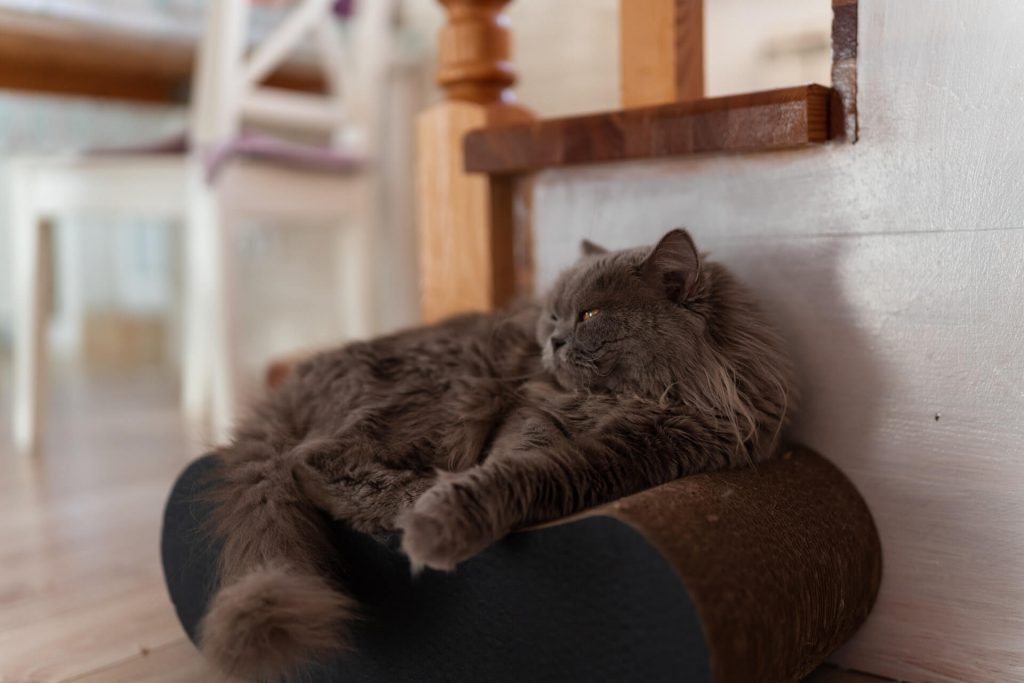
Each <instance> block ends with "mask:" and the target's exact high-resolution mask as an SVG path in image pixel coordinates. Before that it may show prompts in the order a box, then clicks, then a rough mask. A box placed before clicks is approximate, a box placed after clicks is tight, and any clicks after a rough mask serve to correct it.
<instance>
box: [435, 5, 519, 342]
mask: <svg viewBox="0 0 1024 683" xmlns="http://www.w3.org/2000/svg"><path fill="white" fill-rule="evenodd" d="M507 1H508V0H441V2H442V4H443V5H444V6H445V8H446V10H447V11H448V23H447V24H446V25H445V26H444V28H443V29H442V30H441V37H440V41H439V65H438V74H437V80H438V83H439V84H440V85H441V87H442V88H443V89H444V91H445V100H444V101H443V102H441V103H439V104H437V105H435V106H433V107H431V108H430V109H428V110H427V111H426V112H424V113H423V114H421V115H420V117H419V119H418V121H417V155H418V158H417V170H416V172H417V195H418V198H419V202H418V211H419V221H418V223H419V238H420V239H419V243H420V244H419V246H420V278H421V285H422V297H423V298H422V314H423V318H424V320H425V321H427V322H430V321H434V320H437V319H439V318H443V317H446V316H448V315H451V314H454V313H459V312H462V311H470V310H486V309H490V308H492V307H495V306H500V305H502V304H504V303H507V302H508V301H509V300H510V299H511V298H512V297H513V296H514V294H515V293H516V289H517V287H516V269H515V258H516V257H515V254H516V251H517V250H516V241H517V239H519V237H517V235H516V231H515V225H514V221H513V217H512V196H513V188H512V185H511V184H510V183H511V181H509V180H506V179H494V180H491V179H488V178H486V177H483V176H472V175H469V174H467V173H466V171H465V170H464V168H463V160H462V139H463V136H464V135H465V134H466V133H467V132H468V131H470V130H473V129H477V128H486V127H488V126H492V125H496V124H501V123H509V122H516V121H527V120H530V118H531V115H530V113H529V112H528V111H527V110H525V109H523V108H522V107H520V106H519V105H517V104H515V102H514V97H513V95H512V90H511V87H512V85H513V84H514V83H515V79H516V75H515V71H514V69H513V67H512V64H511V61H510V44H509V43H510V39H509V35H508V28H507V22H506V20H505V18H504V16H503V15H502V10H503V8H504V6H505V4H506V3H507Z"/></svg>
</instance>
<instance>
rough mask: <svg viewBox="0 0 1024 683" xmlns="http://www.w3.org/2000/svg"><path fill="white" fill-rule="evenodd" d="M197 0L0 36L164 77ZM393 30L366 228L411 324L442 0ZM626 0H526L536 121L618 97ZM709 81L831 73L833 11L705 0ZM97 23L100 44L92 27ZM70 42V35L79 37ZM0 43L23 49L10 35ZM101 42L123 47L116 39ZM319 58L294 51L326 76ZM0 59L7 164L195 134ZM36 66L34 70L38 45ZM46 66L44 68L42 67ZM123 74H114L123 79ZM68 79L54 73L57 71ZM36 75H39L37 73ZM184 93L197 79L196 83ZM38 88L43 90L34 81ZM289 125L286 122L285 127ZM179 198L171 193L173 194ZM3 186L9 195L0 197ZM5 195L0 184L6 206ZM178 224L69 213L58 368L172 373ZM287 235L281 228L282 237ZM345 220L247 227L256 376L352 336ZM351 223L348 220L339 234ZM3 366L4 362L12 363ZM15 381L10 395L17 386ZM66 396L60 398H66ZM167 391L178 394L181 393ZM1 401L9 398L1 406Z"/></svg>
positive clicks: (130, 5)
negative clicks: (417, 173)
mask: <svg viewBox="0 0 1024 683" xmlns="http://www.w3.org/2000/svg"><path fill="white" fill-rule="evenodd" d="M288 4H289V3H286V2H263V3H257V4H256V5H255V7H254V8H253V11H252V13H251V19H250V21H251V24H252V31H251V34H250V40H251V41H252V43H253V44H256V43H258V42H259V41H260V40H261V38H263V37H265V36H266V35H267V34H268V33H269V32H270V31H271V30H272V29H273V27H274V26H275V25H276V23H277V22H279V21H280V20H281V18H282V17H283V16H284V15H285V14H286V13H287V10H288V9H289V7H288ZM204 5H205V3H204V2H202V0H0V35H3V33H8V34H9V35H10V36H15V37H17V38H18V39H20V40H25V39H26V36H31V35H32V34H33V33H35V34H38V36H39V41H41V42H43V43H45V44H52V45H54V46H56V47H61V48H63V49H65V50H67V54H64V55H62V54H53V55H51V60H52V61H51V64H52V67H51V68H52V70H53V72H54V74H57V72H59V71H60V70H61V69H63V68H64V67H63V66H62V62H63V61H64V60H74V59H75V52H74V49H75V47H74V45H72V43H73V42H74V41H76V40H77V41H80V42H81V43H82V44H83V45H90V44H91V43H92V41H94V40H96V39H98V38H101V39H102V40H101V42H100V43H98V44H100V45H102V43H104V42H107V41H111V40H114V41H116V40H117V39H118V38H119V37H122V38H123V39H124V40H125V41H126V42H131V43H132V44H135V43H136V42H137V41H148V42H149V44H150V45H151V46H152V49H151V50H148V51H147V53H146V54H145V59H147V60H150V59H151V60H152V63H151V64H149V65H147V64H137V65H135V68H136V70H137V71H140V72H144V70H145V69H146V68H147V66H148V67H149V68H152V69H153V71H154V72H157V73H160V72H162V70H164V69H165V68H166V66H165V64H163V63H162V62H163V61H165V60H166V59H167V57H166V56H165V55H162V54H161V53H162V52H166V53H169V54H172V55H177V54H180V53H181V52H182V51H185V50H189V49H195V48H196V46H197V45H198V42H199V40H200V38H201V35H202V29H203V16H202V15H203V9H204ZM398 7H399V9H398V11H397V13H396V16H395V17H394V18H393V23H392V25H391V28H390V30H392V31H393V32H394V35H393V36H392V41H391V45H392V54H390V55H388V62H389V64H388V68H387V70H386V72H385V73H386V74H387V76H386V77H387V81H388V82H387V84H386V88H385V89H384V93H383V96H381V97H379V98H378V99H377V101H376V102H375V103H374V106H375V108H376V109H377V110H376V111H375V112H374V113H373V116H374V117H375V118H378V119H379V121H381V122H382V125H380V126H379V127H378V129H377V134H378V136H379V144H378V145H375V152H376V156H377V157H378V159H379V162H380V163H379V165H378V166H377V168H378V169H379V170H381V172H379V173H376V174H375V182H376V183H378V184H379V188H378V189H379V192H378V193H377V195H378V197H379V198H380V201H381V206H382V207H383V209H384V210H382V211H378V212H375V214H376V220H377V222H378V224H377V225H374V226H372V228H371V230H370V232H371V233H372V234H373V235H374V236H375V238H376V240H377V242H378V246H379V247H386V248H378V249H376V250H375V253H376V259H375V263H374V264H373V266H372V268H373V270H374V271H376V276H375V277H374V278H372V279H371V280H370V281H371V282H373V283H374V285H375V286H374V287H373V288H372V290H371V291H366V292H364V293H362V296H365V297H368V298H369V299H371V300H372V302H373V303H372V310H373V311H374V315H373V317H372V319H373V325H372V329H371V330H370V331H371V332H374V333H376V332H384V331H387V330H391V329H394V328H396V327H401V326H404V325H409V324H411V323H414V322H415V321H416V318H417V294H416V255H415V231H414V226H413V224H412V223H413V220H414V216H415V212H414V210H413V209H412V202H413V193H412V190H413V188H412V182H411V164H412V139H413V138H412V132H411V131H412V117H413V116H414V115H415V113H416V112H417V111H418V110H420V109H422V108H423V107H425V106H427V105H428V104H429V103H430V102H431V101H432V99H433V98H434V97H435V92H434V87H433V84H432V66H431V60H432V58H433V54H434V50H433V42H434V38H435V34H436V31H437V28H438V27H439V25H440V22H441V19H442V14H441V11H440V8H439V6H438V4H437V3H436V2H434V1H433V0H404V2H401V3H400V4H399V5H398ZM617 7H618V2H617V0H563V1H561V2H558V3H550V2H545V0H517V1H516V2H514V3H512V5H511V6H510V19H511V22H512V23H513V25H514V26H515V39H516V41H517V44H516V46H515V57H516V65H517V67H518V69H519V73H520V83H519V85H518V86H517V91H518V93H519V96H520V98H521V100H522V101H523V102H524V103H525V104H527V105H528V106H529V107H531V108H532V109H534V110H535V111H537V112H538V113H539V114H540V115H541V116H552V115H562V114H569V113H577V112H584V111H592V110H601V109H614V108H616V107H617V106H618V64H617V61H618V48H617V42H618V29H617V26H618V24H617V11H618V10H617ZM706 11H707V17H706V26H707V35H706V41H707V46H706V54H707V58H706V59H707V91H708V95H711V96H714V95H719V94H726V93H732V92H743V91H753V90H758V89H764V88H769V87H776V86H783V85H790V84H794V83H808V82H818V83H825V84H827V83H828V80H829V67H830V44H829V23H830V21H831V13H830V8H829V7H828V5H827V3H805V2H801V1H800V0H776V1H775V2H771V3H763V2H757V1H756V0H712V1H711V2H708V3H707V9H706ZM90 32H91V33H93V34H95V37H90V35H89V34H90ZM69 37H70V39H69ZM5 42H7V43H8V47H5V48H2V49H3V50H4V51H5V52H14V51H15V50H16V49H17V45H16V43H15V42H14V40H13V38H9V39H8V40H7V41H5ZM107 47H111V48H116V45H109V44H107ZM306 52H310V50H302V49H300V50H299V51H298V52H297V54H296V55H295V56H294V58H293V59H295V60H297V61H298V62H302V61H303V60H307V61H309V62H310V64H309V67H310V68H311V69H313V68H315V63H314V61H315V60H313V58H312V55H309V54H305V53H306ZM3 57H4V61H3V63H2V64H0V163H4V162H7V161H9V160H10V159H12V158H16V157H19V156H34V157H35V156H39V155H50V154H65V153H68V152H74V151H88V150H95V149H101V148H123V147H132V146H144V145H149V144H153V143H156V142H160V141H166V140H169V139H172V138H174V137H175V136H178V135H181V134H182V133H183V132H184V131H185V130H186V127H187V123H188V116H189V104H188V100H187V87H183V88H182V89H181V91H180V92H177V93H168V99H169V101H166V102H146V103H143V102H139V101H132V100H131V99H129V98H132V97H133V95H132V94H131V93H127V94H121V95H119V94H118V93H116V92H114V93H113V94H112V96H110V97H103V98H98V97H87V96H82V95H76V94H70V95H56V94H53V93H52V92H46V91H45V90H46V89H47V88H53V87H55V86H57V87H68V88H69V89H72V90H73V88H74V85H73V84H71V85H67V84H54V83H48V82H47V81H48V79H47V78H46V77H45V74H44V75H40V76H39V77H38V78H36V79H33V78H28V77H24V74H22V75H18V74H16V73H15V72H17V71H19V70H21V69H26V68H29V67H28V66H26V65H21V64H18V63H17V61H18V55H17V54H16V53H15V54H4V55H3ZM33 60H35V61H34V63H33V65H32V68H36V69H38V68H40V66H39V64H38V60H36V59H35V55H33ZM44 67H45V65H44ZM118 75H119V74H118V73H117V72H114V73H112V74H111V76H112V77H117V76H118ZM57 77H58V76H57V75H55V76H54V78H57ZM33 80H35V82H34V83H33ZM186 85H187V84H186ZM34 88H35V89H34ZM284 132H285V133H287V131H284ZM173 191H174V190H173V189H171V188H169V189H168V192H173ZM0 192H3V190H0ZM8 204H9V198H8V197H6V196H3V195H2V194H0V205H3V206H5V207H7V206H8ZM8 214H9V212H7V211H5V212H3V213H2V214H0V244H3V245H4V246H5V248H3V249H0V273H3V274H4V275H5V276H4V277H0V353H4V355H5V358H6V356H7V355H9V350H10V344H11V334H12V296H13V292H12V283H11V277H9V276H8V274H9V273H10V272H11V263H10V259H11V250H10V249H8V248H6V246H7V245H8V244H9V243H10V238H11V236H10V235H9V234H8V233H9V225H8V224H9V222H10V221H9V215H8ZM179 228H180V226H179V225H176V221H174V220H170V219H167V218H163V217H161V216H159V215H155V216H153V215H145V214H144V213H135V214H131V215H125V214H124V213H120V214H119V215H109V216H95V215H83V216H73V215H72V216H67V217H64V218H62V219H61V220H60V221H58V222H57V224H56V225H55V238H54V245H53V247H54V249H53V251H54V255H53V271H52V272H53V285H54V287H53V296H52V306H51V313H50V321H49V323H48V334H49V343H48V345H47V348H48V349H49V353H50V354H51V359H52V362H53V366H52V367H53V368H54V372H53V373H52V375H53V376H52V381H53V382H55V383H56V385H55V386H56V387H60V383H61V381H62V380H61V377H62V376H63V377H65V378H66V377H67V375H68V373H74V371H75V370H78V369H90V370H95V371H103V372H106V373H113V372H130V371H134V370H138V369H148V370H149V371H151V373H150V374H151V375H152V374H153V372H152V371H158V372H156V375H157V376H161V375H164V376H166V378H167V381H169V382H174V381H175V379H174V378H175V376H176V370H175V369H176V367H177V365H178V362H179V355H180V353H181V344H180V342H179V339H180V332H181V324H180V323H181V320H180V311H181V306H182V278H181V274H180V267H181V257H182V253H181V230H180V229H179ZM282 228H285V229H282ZM336 228H337V226H335V225H324V224H323V222H322V221H321V222H320V224H317V222H315V221H298V222H294V223H293V224H288V225H287V226H285V225H281V224H275V225H266V224H260V223H259V221H256V224H254V225H248V226H246V227H245V229H240V230H239V231H238V237H239V238H238V242H237V245H236V249H237V254H235V255H234V258H235V259H236V260H235V261H234V263H235V265H236V268H237V273H236V277H237V283H238V288H237V297H236V300H235V305H236V306H237V310H236V311H234V313H233V315H234V316H235V318H236V320H237V324H238V325H239V327H240V329H241V330H242V333H241V334H240V335H239V338H240V339H244V340H245V343H244V345H242V346H240V347H238V348H237V349H235V352H236V353H237V354H238V356H239V364H240V368H241V372H242V374H243V377H244V378H246V379H247V380H248V384H249V385H250V386H251V385H252V384H253V382H255V381H257V378H258V377H259V376H260V375H261V372H262V369H263V367H264V366H265V364H266V363H267V361H268V359H270V358H272V357H274V356H275V355H280V354H282V353H288V352H291V351H294V350H296V349H302V348H310V347H315V346H322V345H325V344H330V343H334V342H336V341H338V340H339V339H344V338H345V337H346V336H347V334H348V332H347V330H346V311H345V310H344V307H343V306H342V305H341V302H340V301H339V299H338V296H337V293H336V287H335V284H334V283H335V272H334V270H335V269H336V268H337V266H338V264H337V259H336V258H334V256H335V251H334V249H333V247H332V241H331V240H332V236H331V233H332V231H333V230H335V229H336ZM342 229H343V228H342ZM5 365H6V363H5ZM8 376H9V375H8V374H6V372H5V374H4V375H3V377H4V378H5V379H4V381H3V382H2V387H3V390H4V392H7V391H9V387H10V382H9V381H6V379H7V377H8ZM59 393H60V391H59V388H58V389H57V390H56V392H53V391H51V396H59ZM172 393H173V392H172ZM6 403H7V401H5V404H6Z"/></svg>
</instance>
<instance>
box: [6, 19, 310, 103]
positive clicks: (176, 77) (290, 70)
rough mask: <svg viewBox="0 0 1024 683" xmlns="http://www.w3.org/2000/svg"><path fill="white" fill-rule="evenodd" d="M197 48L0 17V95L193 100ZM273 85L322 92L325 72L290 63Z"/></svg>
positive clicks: (71, 24)
mask: <svg viewBox="0 0 1024 683" xmlns="http://www.w3.org/2000/svg"><path fill="white" fill-rule="evenodd" d="M195 47H196V46H195V44H194V43H190V42H187V41H184V40H177V39H171V38H162V37H154V36H140V35H133V34H129V33H126V32H124V31H116V30H112V29H104V28H100V27H95V26H86V25H83V24H77V23H74V22H69V21H60V20H53V19H37V18H33V17H24V16H19V15H16V14H14V13H11V12H0V89H4V90H22V91H28V92H42V93H52V94H59V95H78V96H84V97H100V98H108V99H117V100H131V101H138V102H154V103H166V102H185V101H186V100H187V99H188V91H189V83H190V82H191V79H192V62H193V55H194V52H195ZM267 83H268V85H274V86H277V87H283V88H289V89H293V90H303V91H309V92H322V91H323V88H324V81H323V78H322V77H321V75H320V73H319V71H318V69H316V68H315V67H312V66H306V65H288V66H286V67H285V68H283V69H281V70H280V71H279V72H278V73H277V74H274V76H272V77H271V78H270V79H268V81H267Z"/></svg>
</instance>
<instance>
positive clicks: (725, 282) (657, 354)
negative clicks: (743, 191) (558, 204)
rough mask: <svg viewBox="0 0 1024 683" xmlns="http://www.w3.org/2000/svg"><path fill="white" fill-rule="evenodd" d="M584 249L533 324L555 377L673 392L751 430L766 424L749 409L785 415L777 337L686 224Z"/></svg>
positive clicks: (783, 364)
mask: <svg viewBox="0 0 1024 683" xmlns="http://www.w3.org/2000/svg"><path fill="white" fill-rule="evenodd" d="M582 252H583V253H582V255H581V257H580V259H579V261H578V262H577V263H576V264H575V265H574V266H572V267H571V268H569V269H567V270H566V271H565V272H563V273H562V275H561V276H560V277H559V279H558V280H557V282H556V283H555V285H554V286H553V287H552V289H551V291H550V292H549V294H548V296H547V297H546V298H545V300H544V302H543V306H542V310H541V314H540V318H539V320H538V323H537V337H538V342H539V343H540V345H541V347H542V349H543V362H544V366H545V368H546V369H547V370H548V371H549V372H550V373H551V374H552V375H553V376H554V377H555V379H556V381H557V382H558V384H559V385H561V386H562V387H563V388H565V389H569V390H582V391H613V392H622V393H626V394H631V395H632V394H635V395H638V396H646V397H669V398H670V399H672V400H677V401H683V402H686V403H688V404H692V405H693V407H695V408H699V409H701V410H706V411H708V412H709V413H710V414H714V413H719V414H728V415H730V416H733V417H730V418H729V419H730V421H731V422H734V421H735V420H738V421H740V422H745V423H746V426H745V427H740V426H739V425H738V424H737V428H739V429H740V430H741V431H742V432H744V433H745V434H746V435H749V434H748V432H749V431H750V430H751V429H756V427H755V423H760V422H761V420H760V416H758V415H752V414H751V413H752V411H753V412H757V410H758V408H757V406H759V405H762V406H767V407H768V410H769V411H775V412H777V413H778V414H777V415H775V418H776V420H778V421H780V422H781V421H782V420H783V419H784V413H785V411H786V408H785V406H786V404H787V401H788V395H789V394H790V389H789V387H790V384H791V382H790V380H789V372H790V371H789V363H788V361H787V359H786V356H785V354H784V353H783V352H782V348H781V347H782V345H781V342H780V341H779V338H778V337H777V336H776V334H775V333H774V331H773V330H772V328H771V326H770V325H768V324H767V322H766V320H765V318H764V316H763V314H762V313H761V311H760V309H759V308H758V306H757V305H756V304H755V303H754V301H753V298H752V297H751V296H750V295H749V293H748V292H747V290H746V289H745V288H744V287H742V286H741V285H740V284H739V283H738V282H737V281H736V280H735V279H734V278H733V277H732V276H731V275H730V274H729V273H728V272H727V271H726V270H725V268H724V267H722V266H721V265H719V264H717V263H713V262H710V261H707V260H706V259H705V258H704V257H702V255H701V254H700V253H699V252H698V251H697V248H696V247H695V246H694V243H693V240H692V239H691V238H690V235H689V234H688V233H687V232H686V231H685V230H679V229H677V230H672V231H670V232H668V233H667V234H666V235H665V236H664V237H662V238H661V240H660V241H659V242H658V243H657V244H656V245H655V246H654V247H641V248H637V249H627V250H623V251H612V252H609V251H606V250H605V249H602V248H600V247H598V246H596V245H594V244H592V243H590V242H586V241H585V242H584V243H583V249H582ZM773 406H774V408H773ZM733 418H735V420H734V419H733ZM769 421H770V420H769Z"/></svg>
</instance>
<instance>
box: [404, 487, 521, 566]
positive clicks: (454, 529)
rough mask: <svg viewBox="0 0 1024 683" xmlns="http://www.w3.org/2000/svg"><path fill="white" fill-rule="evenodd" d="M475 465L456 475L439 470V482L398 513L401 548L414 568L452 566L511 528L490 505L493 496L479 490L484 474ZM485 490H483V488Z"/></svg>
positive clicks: (474, 553)
mask: <svg viewBox="0 0 1024 683" xmlns="http://www.w3.org/2000/svg"><path fill="white" fill-rule="evenodd" d="M480 469H481V468H479V467H476V468H473V469H471V470H468V471H465V472H460V473H457V474H453V473H448V472H441V473H439V478H438V481H437V482H436V483H435V484H434V485H433V486H432V487H430V488H429V489H428V490H427V491H426V492H425V493H424V494H423V495H422V496H420V498H419V499H418V500H417V501H416V503H415V504H413V506H412V507H411V508H409V509H408V510H406V511H405V512H404V513H402V514H401V515H399V517H398V526H399V528H400V529H401V530H402V532H403V533H402V549H403V550H404V551H405V554H406V555H408V557H409V560H410V562H411V563H412V567H413V570H414V571H418V570H419V569H421V568H422V567H431V568H433V569H444V570H451V569H454V568H455V565H456V564H458V563H459V562H462V561H463V560H466V559H468V558H470V557H472V556H473V555H476V554H477V553H478V552H480V551H481V550H483V549H484V548H486V547H487V546H488V545H490V544H491V543H493V542H494V541H496V540H498V539H499V538H501V537H502V536H504V535H505V533H506V532H507V531H508V530H507V529H503V528H502V524H501V523H500V517H499V516H497V515H495V514H494V512H493V511H490V510H488V508H489V507H492V506H493V501H488V500H486V499H484V498H481V497H480V496H478V495H477V493H475V491H476V490H477V489H478V488H479V482H478V481H477V480H479V479H481V477H480V475H481V474H482V473H481V472H480V471H479V470H480ZM480 493H481V494H483V493H484V492H483V490H482V489H481V490H480Z"/></svg>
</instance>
